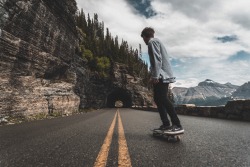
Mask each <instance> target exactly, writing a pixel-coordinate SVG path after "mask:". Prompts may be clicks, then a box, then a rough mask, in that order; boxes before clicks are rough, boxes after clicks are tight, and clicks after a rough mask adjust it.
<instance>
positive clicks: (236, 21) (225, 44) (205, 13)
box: [76, 0, 250, 87]
mask: <svg viewBox="0 0 250 167" xmlns="http://www.w3.org/2000/svg"><path fill="white" fill-rule="evenodd" d="M76 1H77V4H78V9H83V11H84V12H85V13H86V14H87V13H89V14H90V16H91V17H93V16H94V13H97V14H98V17H99V21H103V22H104V25H105V28H109V31H110V32H111V34H112V36H113V37H115V36H116V35H117V36H118V37H119V40H120V41H121V40H122V39H123V40H126V41H127V42H128V44H129V45H130V46H132V47H133V48H134V49H136V48H137V49H139V44H141V45H142V59H143V60H144V61H146V62H149V61H148V60H149V57H148V54H147V46H146V45H145V43H144V42H143V40H142V38H141V37H140V34H141V31H142V29H143V28H145V27H152V28H154V30H155V37H156V38H158V39H160V40H161V41H162V42H163V43H164V45H165V47H166V49H167V51H168V53H169V55H170V59H171V64H172V67H173V71H174V75H175V77H176V80H177V82H176V83H174V85H173V86H177V87H193V86H197V85H198V83H199V82H202V81H204V80H206V79H211V80H213V81H215V82H219V83H222V84H225V83H227V82H230V83H232V84H234V85H239V86H240V85H243V84H244V83H246V82H248V81H250V72H249V69H250V10H249V6H250V1H249V0H237V1H235V0H188V1H187V0H76Z"/></svg>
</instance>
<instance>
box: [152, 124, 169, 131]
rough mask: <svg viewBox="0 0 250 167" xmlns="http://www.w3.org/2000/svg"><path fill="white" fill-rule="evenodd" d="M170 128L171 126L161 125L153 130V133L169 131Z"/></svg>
mask: <svg viewBox="0 0 250 167" xmlns="http://www.w3.org/2000/svg"><path fill="white" fill-rule="evenodd" d="M170 128H171V126H167V125H161V126H160V127H159V128H156V129H154V131H160V132H162V131H166V130H169V129H170Z"/></svg>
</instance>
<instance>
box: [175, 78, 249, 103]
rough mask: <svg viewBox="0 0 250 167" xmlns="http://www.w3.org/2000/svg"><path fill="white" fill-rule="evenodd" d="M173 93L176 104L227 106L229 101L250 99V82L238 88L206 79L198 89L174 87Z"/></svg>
mask: <svg viewBox="0 0 250 167" xmlns="http://www.w3.org/2000/svg"><path fill="white" fill-rule="evenodd" d="M172 92H173V94H174V99H175V103H176V104H195V105H197V106H218V105H225V104H226V103H227V101H228V100H233V99H250V82H247V83H245V84H243V85H242V86H237V85H233V84H231V83H226V84H220V83H218V82H215V81H213V80H211V79H206V80H205V81H203V82H200V83H199V84H198V86H196V87H191V88H184V87H174V88H173V89H172Z"/></svg>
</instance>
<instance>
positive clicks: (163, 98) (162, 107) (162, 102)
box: [154, 82, 181, 126]
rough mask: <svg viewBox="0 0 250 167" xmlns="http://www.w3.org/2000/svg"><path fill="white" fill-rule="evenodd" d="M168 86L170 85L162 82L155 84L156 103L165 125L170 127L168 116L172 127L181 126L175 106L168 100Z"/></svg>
mask: <svg viewBox="0 0 250 167" xmlns="http://www.w3.org/2000/svg"><path fill="white" fill-rule="evenodd" d="M168 86H169V84H168V83H162V82H159V83H157V84H154V101H155V103H156V105H157V109H158V112H159V113H160V117H161V120H162V123H163V125H166V126H169V125H170V122H169V120H168V116H167V114H168V115H169V116H170V119H171V122H172V125H177V126H181V124H180V120H179V118H178V116H177V114H176V112H175V108H174V105H173V103H172V102H171V101H170V100H169V98H168Z"/></svg>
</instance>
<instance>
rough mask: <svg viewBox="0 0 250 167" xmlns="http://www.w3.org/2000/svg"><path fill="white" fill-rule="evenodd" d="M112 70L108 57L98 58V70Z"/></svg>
mask: <svg viewBox="0 0 250 167" xmlns="http://www.w3.org/2000/svg"><path fill="white" fill-rule="evenodd" d="M109 69H110V61H109V59H108V58H107V57H100V58H99V57H97V70H98V71H107V70H109Z"/></svg>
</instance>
